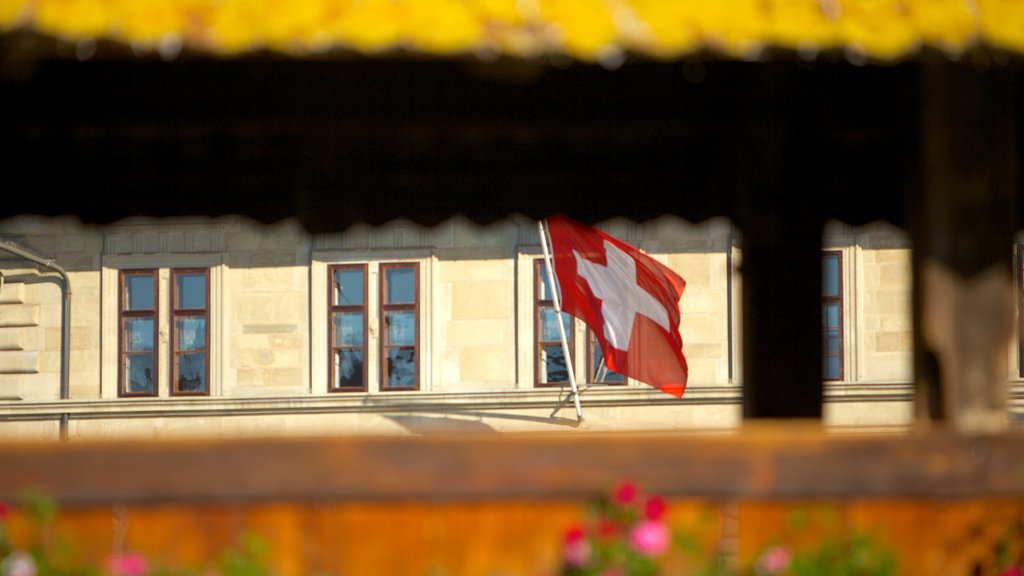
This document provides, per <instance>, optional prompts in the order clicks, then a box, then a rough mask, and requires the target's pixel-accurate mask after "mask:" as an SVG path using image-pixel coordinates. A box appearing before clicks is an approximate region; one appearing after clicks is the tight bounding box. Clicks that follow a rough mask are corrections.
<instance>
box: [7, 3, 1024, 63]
mask: <svg viewBox="0 0 1024 576" xmlns="http://www.w3.org/2000/svg"><path fill="white" fill-rule="evenodd" d="M0 28H4V29H12V28H31V29H34V30H37V31H39V32H42V33H45V34H50V35H53V36H56V37H59V38H63V39H67V40H76V39H97V38H110V39H113V40H117V41H122V42H126V43H130V44H132V45H133V46H136V47H143V48H145V47H148V48H159V47H161V46H162V45H165V44H166V43H168V42H169V41H170V42H172V43H175V44H178V45H184V46H187V47H190V48H193V49H197V50H203V51H209V52H213V53H221V54H233V53H238V52H244V51H247V50H253V49H260V48H267V49H271V50H276V51H281V52H286V53H291V54H299V55H301V54H304V53H310V52H319V51H323V50H328V49H331V48H344V49H351V50H355V51H358V52H363V53H368V54H374V53H380V52H382V51H387V50H392V49H403V50H409V51H413V52H422V53H427V54H443V55H448V54H461V53H466V54H471V53H475V52H489V53H494V52H504V53H507V54H511V55H514V56H524V55H536V54H563V55H567V56H570V57H573V58H577V59H581V60H587V61H595V60H604V59H605V58H606V57H607V56H608V54H618V53H622V52H635V53H639V54H646V55H650V56H653V57H659V58H665V57H674V56H679V55H681V54H686V53H689V52H693V51H696V50H702V49H706V50H710V51H712V52H716V53H719V54H724V55H726V56H730V57H740V58H749V57H756V56H757V54H758V53H759V51H760V49H761V48H763V47H766V46H778V47H782V48H787V49H799V50H808V51H810V52H811V53H814V52H816V51H819V50H826V49H831V48H837V47H838V48H845V49H848V50H850V51H852V52H853V53H859V54H862V55H864V56H865V57H872V58H877V59H881V60H891V59H897V58H900V57H903V56H906V55H908V54H912V53H914V52H915V51H916V50H918V49H919V48H920V47H921V46H934V47H937V48H940V49H943V50H947V51H951V52H957V51H962V50H964V49H967V48H969V47H971V46H973V45H976V44H987V45H990V46H995V47H998V48H1003V49H1010V50H1015V51H1021V52H1024V0H716V1H707V0H145V1H140V0H0Z"/></svg>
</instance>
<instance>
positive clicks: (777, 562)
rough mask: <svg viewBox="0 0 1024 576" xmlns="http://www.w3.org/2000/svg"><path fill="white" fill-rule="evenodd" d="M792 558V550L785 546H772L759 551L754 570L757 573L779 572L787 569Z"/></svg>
mask: <svg viewBox="0 0 1024 576" xmlns="http://www.w3.org/2000/svg"><path fill="white" fill-rule="evenodd" d="M792 560H793V551H792V550H791V549H789V548H787V547H785V546H772V547H771V548H769V549H767V550H765V551H764V552H762V553H761V556H760V557H759V558H758V559H757V564H756V566H755V570H756V571H757V573H758V574H762V575H765V576H767V575H769V574H781V573H783V572H785V571H786V570H787V569H789V563H790V562H791V561H792Z"/></svg>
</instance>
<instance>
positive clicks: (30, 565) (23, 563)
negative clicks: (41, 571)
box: [0, 550, 36, 576]
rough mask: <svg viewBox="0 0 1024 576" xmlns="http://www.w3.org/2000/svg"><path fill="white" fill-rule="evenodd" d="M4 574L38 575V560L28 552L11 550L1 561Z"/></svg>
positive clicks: (7, 575) (11, 575)
mask: <svg viewBox="0 0 1024 576" xmlns="http://www.w3.org/2000/svg"><path fill="white" fill-rule="evenodd" d="M0 574H2V575H3V576H36V561H35V559H34V558H32V556H31V555H29V554H28V553H26V552H21V551H20V550H19V551H17V552H11V553H10V554H9V555H8V556H7V558H4V561H3V562H0Z"/></svg>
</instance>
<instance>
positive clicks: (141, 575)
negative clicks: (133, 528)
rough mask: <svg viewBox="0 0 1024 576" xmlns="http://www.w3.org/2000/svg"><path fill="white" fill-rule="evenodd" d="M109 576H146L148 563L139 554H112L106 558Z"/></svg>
mask: <svg viewBox="0 0 1024 576" xmlns="http://www.w3.org/2000/svg"><path fill="white" fill-rule="evenodd" d="M107 572H108V573H109V574H110V576H147V574H149V562H148V561H147V560H146V557H145V556H143V555H141V554H135V553H129V554H114V555H112V556H110V557H108V558H107Z"/></svg>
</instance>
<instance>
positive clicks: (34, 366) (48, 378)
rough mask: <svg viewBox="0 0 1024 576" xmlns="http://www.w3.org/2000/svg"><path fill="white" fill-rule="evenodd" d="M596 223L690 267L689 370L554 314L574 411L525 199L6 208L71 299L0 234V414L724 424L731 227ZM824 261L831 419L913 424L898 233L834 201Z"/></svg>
mask: <svg viewBox="0 0 1024 576" xmlns="http://www.w3.org/2000/svg"><path fill="white" fill-rule="evenodd" d="M599 227H600V228H601V229H603V230H604V231H606V232H608V233H609V234H611V235H613V236H616V237H618V238H620V239H622V240H624V241H626V242H628V243H630V244H632V245H634V246H637V247H639V248H640V249H642V250H644V251H646V252H647V253H649V254H651V255H653V256H654V257H655V258H657V259H659V260H661V261H662V262H664V263H666V264H667V265H669V266H670V267H671V268H673V269H674V270H676V271H677V272H678V273H679V274H680V275H681V276H682V277H683V278H684V279H685V280H686V282H687V287H686V291H685V293H684V294H683V298H682V301H681V317H682V322H681V332H682V337H683V342H684V353H685V355H686V358H687V360H688V363H689V367H690V376H689V384H688V388H687V391H686V394H685V395H684V397H683V398H682V399H677V398H674V397H672V396H670V395H667V394H665V393H662V392H660V391H658V390H656V389H654V388H651V387H649V386H647V385H645V384H643V383H640V382H634V381H631V380H629V379H626V378H623V377H621V376H620V375H617V374H614V373H609V372H608V371H607V370H606V369H605V368H604V367H603V364H602V362H601V354H600V350H599V348H596V347H595V344H594V340H593V339H592V337H591V336H590V334H589V332H588V330H587V328H586V326H584V325H583V324H582V323H581V322H579V321H575V320H572V319H566V320H565V321H566V326H567V327H568V328H569V332H568V333H569V342H570V348H571V351H572V354H571V356H572V358H571V361H572V365H573V367H574V368H575V373H576V374H577V380H578V381H579V382H580V388H581V394H580V400H581V406H582V411H583V415H584V419H583V421H582V422H578V421H577V418H576V414H575V410H574V407H573V402H572V398H571V396H570V389H569V386H568V383H567V382H566V381H565V358H564V357H563V354H562V351H561V347H560V345H559V344H558V338H557V331H556V330H553V327H557V325H556V324H555V322H556V321H557V320H556V318H557V317H556V315H555V313H554V310H553V309H552V307H551V304H552V302H551V299H550V296H551V294H550V287H549V286H547V282H546V281H545V278H546V275H545V274H544V268H543V258H542V250H541V246H540V243H539V240H538V238H539V236H538V229H537V223H536V221H534V220H532V219H528V218H522V217H509V218H507V219H504V220H501V221H498V222H495V223H492V224H488V225H478V224H476V223H472V222H470V221H468V220H463V219H458V218H455V219H451V220H448V221H446V222H444V223H442V224H440V225H438V226H435V227H432V228H425V227H422V226H419V225H416V224H412V223H410V222H403V221H395V222H391V223H389V224H386V225H383V226H378V227H371V226H368V225H360V226H355V227H352V228H349V229H347V230H346V231H344V232H341V233H334V234H310V233H307V232H306V231H305V230H304V229H303V228H302V227H301V226H299V225H298V224H296V223H294V222H291V221H282V222H278V223H275V224H262V223H258V222H255V221H251V220H247V219H244V218H239V217H226V218H218V219H211V218H201V219H176V220H171V219H151V220H144V219H138V220H130V221H121V222H117V223H114V224H109V225H93V224H83V223H82V222H80V221H79V220H77V219H75V218H42V217H35V216H19V217H15V218H10V219H7V220H5V221H2V222H0V240H5V241H9V242H12V243H15V244H16V245H17V246H18V247H20V248H22V249H24V250H27V251H31V252H32V253H34V254H38V255H40V256H41V257H42V258H44V259H46V260H47V261H51V262H53V263H55V264H58V265H59V266H60V267H61V268H63V269H64V270H66V271H67V275H68V278H69V281H70V315H69V321H67V322H65V317H64V316H63V315H62V313H61V302H62V283H61V281H60V278H59V277H58V275H57V274H54V273H53V272H52V270H49V269H48V268H46V267H44V266H39V265H37V264H35V263H33V262H29V261H26V260H25V259H24V258H20V257H18V256H17V255H15V254H12V253H9V252H4V251H0V272H2V274H3V284H2V287H0V437H4V438H21V439H26V438H41V439H50V438H58V437H60V436H61V435H62V434H64V435H66V436H67V437H69V438H71V439H75V438H113V437H116V438H122V437H125V438H163V437H188V436H195V437H209V436H231V437H241V436H267V435H275V436H276V435H296V436H303V435H306V436H308V435H332V434H408V433H414V434H419V433H432V432H449V431H457V430H464V431H477V432H486V431H496V432H519V431H522V432H530V431H554V430H594V431H622V430H630V431H645V430H679V429H684V430H693V431H720V430H727V429H729V428H732V427H735V426H736V425H738V424H739V422H740V419H741V407H740V399H741V394H742V384H743V383H742V382H741V374H742V370H741V362H742V351H741V349H740V347H741V338H740V334H741V329H742V322H743V318H742V314H741V306H740V303H741V291H742V289H743V282H742V274H741V267H742V250H741V248H740V247H741V238H740V232H739V231H737V230H736V229H735V228H734V227H733V226H732V225H731V224H730V223H729V222H728V221H725V220H709V221H706V222H703V223H699V224H692V223H688V222H685V221H683V220H680V219H677V218H674V217H664V218H661V219H658V220H653V221H650V222H646V223H642V224H641V223H635V222H631V221H626V220H615V221H608V222H604V223H601V224H600V225H599ZM822 262H823V280H824V281H823V295H822V312H823V344H824V349H823V350H821V351H808V353H809V354H822V367H823V368H822V378H823V379H824V380H825V381H826V404H825V410H824V414H825V422H826V424H827V425H829V426H831V427H834V428H836V429H841V430H851V431H868V430H870V431H878V430H899V429H901V428H904V427H905V426H907V425H908V424H909V423H910V422H911V419H912V412H913V409H912V393H911V389H912V385H911V380H912V375H913V367H912V362H913V360H912V357H913V354H912V346H913V330H912V326H911V313H910V307H911V261H910V250H909V241H908V239H907V237H906V235H905V234H904V233H903V232H902V231H900V230H899V229H896V228H894V227H891V226H888V225H886V224H874V225H869V226H863V227H857V228H854V227H849V226H845V225H842V224H832V225H830V226H829V227H828V228H827V232H826V234H825V237H824V238H823V244H822ZM65 323H66V324H67V325H66V326H65V325H64V324H65ZM65 340H66V341H67V342H68V347H67V348H68V349H67V350H66V351H64V350H62V348H63V346H62V342H63V341H65ZM1016 350H1017V348H1016V346H1014V347H1013V348H1012V350H1010V351H1009V361H1010V363H1011V365H1012V366H1014V369H1013V370H1011V374H1013V375H1017V374H1019V371H1018V370H1017V368H1016V366H1017V361H1018V353H1017V351H1016ZM63 362H66V364H67V366H66V371H67V374H68V378H67V379H68V382H67V386H66V394H64V395H66V396H67V398H61V396H62V390H61V389H62V387H61V383H60V380H61V377H60V375H61V368H62V363H63Z"/></svg>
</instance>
